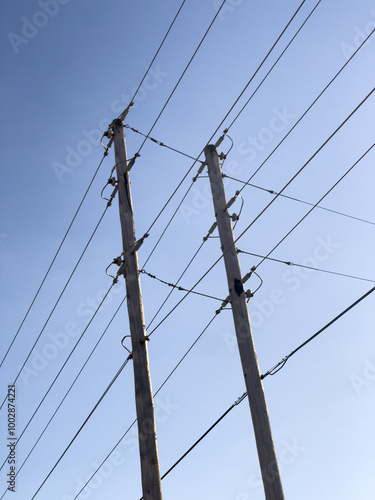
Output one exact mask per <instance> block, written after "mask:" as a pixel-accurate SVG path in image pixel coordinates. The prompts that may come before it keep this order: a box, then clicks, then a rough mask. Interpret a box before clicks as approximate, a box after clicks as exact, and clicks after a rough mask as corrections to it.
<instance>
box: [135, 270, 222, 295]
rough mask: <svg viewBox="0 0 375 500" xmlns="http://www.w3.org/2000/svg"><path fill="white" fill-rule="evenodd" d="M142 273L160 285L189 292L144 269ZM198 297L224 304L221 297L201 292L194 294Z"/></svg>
mask: <svg viewBox="0 0 375 500" xmlns="http://www.w3.org/2000/svg"><path fill="white" fill-rule="evenodd" d="M139 272H140V273H142V274H145V275H146V276H148V277H149V278H152V279H154V280H157V281H159V282H160V283H163V284H164V285H168V286H170V287H171V288H173V289H175V290H179V291H180V292H187V291H188V290H187V289H186V288H183V287H182V286H178V285H175V284H174V283H168V282H167V281H164V280H162V279H160V278H158V277H157V276H155V275H154V274H150V273H148V272H147V271H145V270H144V269H142V270H141V271H139ZM192 293H194V294H196V295H200V296H201V297H207V298H209V299H214V300H220V302H223V299H219V297H214V296H213V295H208V294H206V293H200V292H195V291H194V292H192Z"/></svg>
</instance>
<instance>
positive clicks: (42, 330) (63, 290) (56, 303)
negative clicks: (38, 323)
mask: <svg viewBox="0 0 375 500" xmlns="http://www.w3.org/2000/svg"><path fill="white" fill-rule="evenodd" d="M109 207H110V202H108V203H107V206H106V208H105V210H104V212H103V214H102V216H101V217H100V219H99V222H98V223H97V225H96V226H95V229H94V231H93V232H92V234H91V236H90V238H89V240H88V242H87V244H86V246H85V248H84V249H83V252H82V253H81V255H80V257H79V259H78V261H77V263H76V265H75V266H74V268H73V271H72V272H71V274H70V276H69V278H68V281H67V282H66V283H65V285H64V287H63V289H62V291H61V293H60V295H59V297H58V299H57V301H56V302H55V305H54V306H53V308H52V311H51V312H50V314H49V315H48V318H47V319H46V321H45V323H44V325H43V327H42V329H41V331H40V333H39V335H38V337H37V338H36V340H35V342H34V344H33V346H32V347H31V349H30V351H29V354H28V355H27V357H26V359H25V361H24V363H23V365H22V366H21V368H20V369H19V372H18V374H17V376H16V378H15V379H14V382H13V384H15V383H16V382H17V380H18V377H19V376H20V374H21V372H22V370H23V369H24V367H25V365H26V363H27V361H28V359H29V358H30V356H31V354H32V352H33V349H34V347H35V346H36V344H37V342H38V340H39V339H40V337H41V335H42V333H43V332H44V330H45V328H46V326H47V324H48V322H49V320H50V319H51V317H52V315H53V313H54V311H55V309H56V307H57V305H58V303H59V302H60V300H61V297H62V296H63V294H64V292H65V290H66V289H67V287H68V285H69V283H70V280H71V279H72V277H73V275H74V273H75V271H76V269H77V267H78V265H79V263H80V262H81V260H82V258H83V256H84V254H85V252H86V250H87V248H88V246H89V245H90V243H91V241H92V239H93V237H94V235H95V233H96V231H97V229H98V227H99V225H100V223H101V221H102V220H103V217H104V215H105V214H106V212H107V210H108V208H109ZM6 399H7V396H6V397H5V398H4V401H3V402H2V404H1V406H0V409H1V408H2V407H3V405H4V403H5V401H6Z"/></svg>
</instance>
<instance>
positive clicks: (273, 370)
mask: <svg viewBox="0 0 375 500" xmlns="http://www.w3.org/2000/svg"><path fill="white" fill-rule="evenodd" d="M373 292H375V287H373V288H371V290H369V291H368V292H366V293H365V294H364V295H362V297H360V298H359V299H358V300H356V301H355V302H353V304H351V305H350V306H349V307H347V308H346V309H345V310H344V311H342V312H341V313H340V314H339V315H337V316H336V317H335V318H333V319H332V320H331V321H330V322H329V323H327V324H326V325H325V326H323V328H321V329H320V330H319V331H317V332H316V333H315V334H314V335H312V336H311V337H310V338H308V339H307V340H305V342H303V343H302V344H300V345H299V346H298V347H297V348H296V349H294V351H292V352H291V353H289V354H288V355H287V356H285V357H284V358H283V359H282V360H281V361H279V362H278V363H277V364H276V365H275V366H274V367H273V368H271V369H270V370H268V371H267V372H266V373H264V374H263V375H261V376H260V378H261V379H262V380H263V379H265V378H266V377H267V376H268V375H275V374H276V373H277V372H279V371H280V370H281V369H282V368H283V367H284V366H285V363H286V362H287V361H288V359H289V358H291V357H292V356H293V355H294V354H295V353H296V352H298V351H299V350H300V349H302V348H303V347H305V346H306V345H307V344H309V343H310V342H311V341H312V340H314V339H315V338H316V337H318V335H320V334H321V333H322V332H324V330H326V329H327V328H328V327H329V326H331V325H333V323H335V322H336V321H337V320H338V319H340V318H341V317H342V316H344V314H346V313H347V312H349V311H350V310H351V309H353V307H355V306H356V305H358V304H359V303H360V302H361V301H362V300H363V299H365V298H366V297H368V296H369V295H370V294H371V293H373Z"/></svg>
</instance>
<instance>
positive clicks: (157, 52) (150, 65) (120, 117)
mask: <svg viewBox="0 0 375 500" xmlns="http://www.w3.org/2000/svg"><path fill="white" fill-rule="evenodd" d="M185 2H186V0H183V2H182V3H181V5H180V7H179V9H178V11H177V14H176V15H175V17H174V18H173V21H172V22H171V24H170V26H169V28H168V30H167V32H166V34H165V36H164V38H163V40H162V41H161V43H160V45H159V47H158V49H157V51H156V52H155V54H154V57H153V58H152V60H151V62H150V64H149V66H148V68H147V70H146V72H145V74H144V75H143V78H142V80H141V81H140V83H139V85H138V87H137V88H136V90H135V92H134V94H133V97H132V98H131V100H130V103H129V104H128V107H127V108H126V109H125V110H124V111H123V112H122V113H121V115H119V116H118V118H119V119H121V120H123V119H124V114H125V115H126V112H127V111H128V110H129V108H130V107H131V106H132V105H133V104H134V99H135V98H136V96H137V94H138V92H139V89H140V88H141V87H142V84H143V82H144V81H145V79H146V77H147V75H148V73H149V71H150V69H151V67H152V65H153V64H154V62H155V59H156V58H157V56H158V54H159V52H160V50H161V48H162V46H163V45H164V42H165V40H166V39H167V37H168V35H169V33H170V31H171V29H172V27H173V25H174V23H175V22H176V19H177V18H178V16H179V14H180V12H181V10H182V7H183V6H184V4H185Z"/></svg>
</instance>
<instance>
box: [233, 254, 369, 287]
mask: <svg viewBox="0 0 375 500" xmlns="http://www.w3.org/2000/svg"><path fill="white" fill-rule="evenodd" d="M237 252H238V253H243V254H245V255H251V256H252V257H260V258H262V259H263V261H264V260H272V261H273V262H279V263H280V264H285V265H287V266H292V267H301V268H302V269H310V270H311V271H318V272H320V273H327V274H333V275H335V276H343V277H344V278H351V279H355V280H360V281H368V282H370V283H375V280H371V279H368V278H361V277H360V276H353V275H351V274H345V273H338V272H336V271H329V270H328V269H320V268H318V267H313V266H307V265H304V264H297V263H295V262H291V261H286V260H280V259H274V258H273V257H265V256H264V255H259V254H257V253H253V252H246V251H245V250H240V249H239V248H237Z"/></svg>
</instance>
